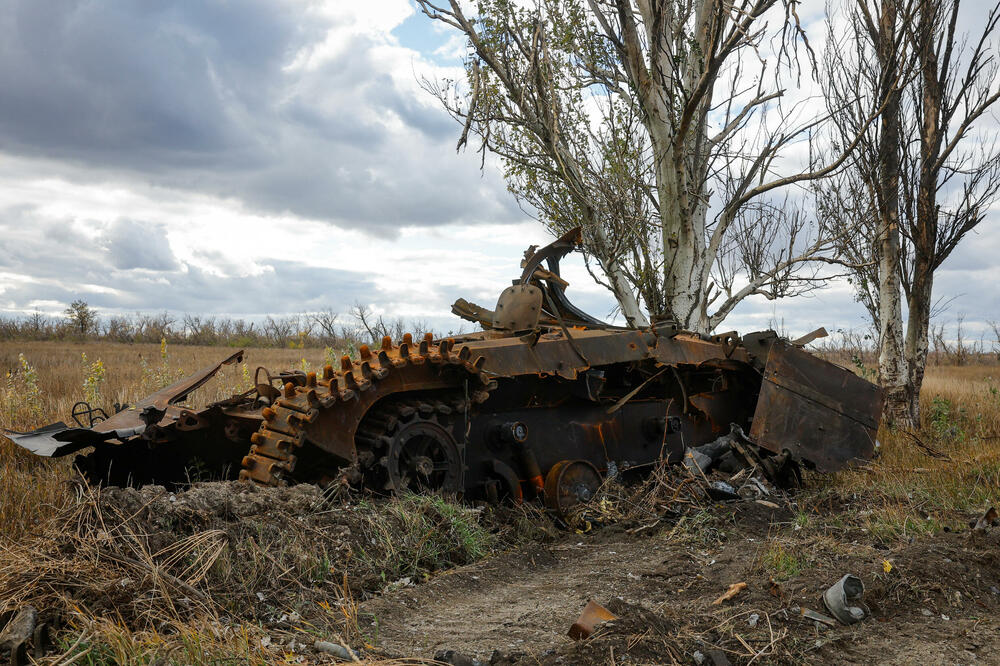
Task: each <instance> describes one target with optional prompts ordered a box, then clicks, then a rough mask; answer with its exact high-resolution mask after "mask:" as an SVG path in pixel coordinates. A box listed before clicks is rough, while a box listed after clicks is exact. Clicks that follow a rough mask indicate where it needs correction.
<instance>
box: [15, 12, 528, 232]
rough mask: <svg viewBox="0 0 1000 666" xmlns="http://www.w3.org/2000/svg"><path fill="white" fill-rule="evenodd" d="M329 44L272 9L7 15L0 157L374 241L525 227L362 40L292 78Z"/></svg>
mask: <svg viewBox="0 0 1000 666" xmlns="http://www.w3.org/2000/svg"><path fill="white" fill-rule="evenodd" d="M329 27H330V26H329V25H322V24H321V22H320V21H319V20H317V19H315V18H313V17H310V16H309V15H307V14H305V13H304V12H302V11H301V10H298V9H296V10H290V8H289V6H288V5H286V4H283V3H280V2H277V1H276V0H247V1H244V2H239V3H232V2H222V1H216V2H207V3H189V2H183V1H182V0H166V1H164V2H157V3H134V2H129V1H126V0H108V1H105V2H100V3H93V2H85V1H83V0H77V1H76V2H61V1H58V2H57V1H56V0H12V1H11V2H9V3H7V7H6V8H5V10H4V12H3V13H2V15H0V89H2V90H3V91H4V94H3V95H2V96H0V150H3V151H6V152H9V153H12V154H18V155H23V156H28V157H43V158H47V159H50V160H54V161H56V162H64V163H66V164H72V165H76V166H86V167H87V168H88V169H94V170H98V171H102V172H104V173H105V176H106V177H107V178H111V179H126V180H128V179H132V180H136V181H141V182H151V183H154V184H158V185H163V186H167V187H175V188H181V189H189V190H197V191H201V192H206V193H210V194H214V195H221V196H231V197H236V198H238V199H240V200H242V201H244V202H245V203H247V204H248V205H250V206H251V207H254V208H257V209H260V210H263V211H270V212H286V211H287V212H291V213H293V214H298V215H303V216H308V217H313V218H317V219H325V220H329V221H332V222H335V223H337V224H338V225H341V226H353V227H358V228H368V229H372V230H373V231H375V230H377V229H383V230H386V229H389V230H391V229H392V228H393V227H396V226H401V225H434V224H442V223H447V222H454V221H457V220H462V221H463V222H466V223H471V222H476V221H486V220H490V221H496V220H504V219H521V218H523V215H522V214H521V213H520V212H519V211H518V209H517V207H516V205H515V204H514V202H513V201H511V200H510V197H509V196H508V195H507V194H506V192H505V190H504V188H503V184H502V182H500V179H499V178H498V177H497V176H496V175H493V176H492V177H490V178H487V179H483V178H481V177H480V174H479V172H478V168H477V167H478V162H477V160H476V156H475V155H471V154H470V155H464V156H461V157H456V156H455V153H454V142H455V140H456V137H457V134H458V127H457V126H455V125H453V124H452V122H451V120H450V119H449V118H447V116H446V114H445V113H444V112H443V111H442V110H441V109H438V108H436V107H434V106H430V105H427V104H424V103H422V102H421V101H419V100H417V99H414V97H413V93H412V92H411V91H410V90H408V89H401V88H400V87H399V86H397V85H396V84H395V83H394V82H393V78H392V77H391V76H390V74H389V72H385V71H380V67H384V66H382V65H379V64H378V63H377V62H376V61H375V59H374V57H373V55H372V50H373V49H374V48H375V47H376V46H377V44H375V43H373V42H372V41H371V40H370V39H369V38H366V37H362V36H356V37H354V38H352V39H351V40H350V42H349V43H348V44H345V45H344V46H343V48H342V50H341V51H340V53H341V55H339V56H337V57H336V58H334V59H333V60H331V61H328V62H326V63H324V64H323V65H321V66H320V67H318V68H316V69H315V70H311V71H304V70H303V71H298V70H294V71H293V70H288V69H287V68H286V65H288V63H289V62H290V61H291V59H292V57H293V56H294V54H295V53H297V52H298V51H299V50H300V49H301V48H302V47H304V46H307V45H310V44H316V43H318V42H320V41H321V40H322V38H323V37H324V35H325V31H326V29H327V28H329ZM406 75H407V76H409V75H410V73H409V72H407V73H406ZM396 122H402V123H403V125H404V128H403V129H402V130H400V129H398V128H396V127H395V125H394V123H396ZM67 173H70V170H69V169H67ZM372 173H377V174H378V177H375V178H373V177H372Z"/></svg>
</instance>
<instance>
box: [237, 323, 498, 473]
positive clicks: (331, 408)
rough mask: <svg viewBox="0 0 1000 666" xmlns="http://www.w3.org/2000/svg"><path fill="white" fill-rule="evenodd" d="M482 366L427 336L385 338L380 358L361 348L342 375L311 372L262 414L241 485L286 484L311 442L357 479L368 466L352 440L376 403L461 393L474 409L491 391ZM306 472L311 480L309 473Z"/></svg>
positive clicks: (329, 370)
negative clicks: (299, 452) (426, 393)
mask: <svg viewBox="0 0 1000 666" xmlns="http://www.w3.org/2000/svg"><path fill="white" fill-rule="evenodd" d="M484 363H485V359H484V358H483V357H482V356H478V357H476V358H473V357H472V350H471V348H469V347H468V346H465V345H463V346H461V347H460V348H459V349H458V350H457V351H456V350H455V342H454V340H451V339H447V340H441V341H439V342H435V341H434V340H433V338H432V336H431V335H430V334H427V335H425V336H424V338H423V340H421V341H420V342H419V343H417V344H415V343H414V342H413V337H412V336H411V335H410V334H406V335H405V336H403V340H402V341H401V342H400V343H399V344H398V345H394V344H393V343H392V340H391V339H390V338H389V337H388V336H386V337H385V338H383V339H382V345H381V348H380V349H379V350H378V352H377V353H375V352H372V350H371V349H370V348H369V347H368V346H367V345H362V346H361V348H360V349H359V350H358V358H357V359H354V360H352V359H351V358H350V357H348V356H344V357H342V358H341V360H340V369H339V370H334V368H333V367H332V366H330V365H327V366H326V367H325V368H323V374H322V376H317V374H316V373H315V372H310V373H308V374H307V375H306V376H305V378H304V380H303V382H302V383H301V384H295V383H291V382H289V383H287V384H285V386H284V388H283V390H282V393H281V396H280V397H279V398H277V399H276V400H275V401H274V404H272V405H271V406H269V407H265V408H264V409H263V417H264V420H263V422H262V424H261V427H260V430H259V431H257V432H255V433H254V434H253V436H252V437H251V440H250V441H251V442H252V446H251V447H250V451H249V453H248V454H247V455H246V456H245V457H244V458H243V469H242V470H241V471H240V478H241V479H244V480H249V481H253V482H254V483H257V484H260V485H264V486H277V485H284V484H285V483H287V481H288V479H289V478H291V476H292V473H293V472H294V471H295V470H296V462H297V461H298V457H297V456H296V451H297V450H298V449H299V448H300V447H302V446H303V445H304V444H305V443H306V442H307V441H308V442H310V443H312V444H314V445H316V446H317V447H319V448H320V449H321V450H323V451H324V452H326V453H328V454H329V455H331V456H333V457H335V459H336V460H337V462H338V463H340V464H341V465H342V466H343V467H344V468H345V470H347V471H348V473H349V474H350V472H353V475H354V476H355V477H358V476H359V474H360V472H361V467H362V465H363V464H365V463H366V462H367V461H366V460H360V461H359V455H358V453H359V451H358V448H357V447H356V445H355V435H356V434H357V432H358V428H359V426H360V424H361V422H362V419H363V418H364V417H365V415H366V414H367V413H368V411H369V410H370V409H371V408H372V406H373V405H375V403H377V402H379V401H380V400H382V399H383V398H386V397H388V396H392V395H396V394H406V393H411V392H416V391H427V390H439V389H450V390H453V391H454V390H456V389H458V390H461V391H462V392H463V395H464V394H465V393H466V392H467V394H468V398H469V400H470V401H471V402H473V403H480V402H483V401H484V400H486V399H487V398H488V397H489V390H490V389H491V388H492V386H493V384H492V383H491V381H490V379H489V377H488V376H487V375H486V374H485V373H484V372H483V371H482V368H483V364H484ZM366 448H367V447H366ZM362 457H367V453H365V454H364V455H363V456H362ZM359 463H360V464H359ZM303 472H305V474H303V475H302V476H308V470H303ZM296 476H299V475H298V474H297V475H296Z"/></svg>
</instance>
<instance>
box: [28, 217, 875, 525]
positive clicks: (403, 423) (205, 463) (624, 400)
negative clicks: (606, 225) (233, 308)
mask: <svg viewBox="0 0 1000 666" xmlns="http://www.w3.org/2000/svg"><path fill="white" fill-rule="evenodd" d="M579 242H580V232H579V230H574V231H573V232H571V233H569V234H566V235H565V236H563V237H562V238H559V239H558V240H556V241H555V242H553V243H552V244H550V245H548V246H546V247H544V248H542V249H540V250H537V251H535V250H534V248H532V249H531V250H529V251H528V252H527V253H526V256H525V259H524V261H523V262H522V271H521V274H520V277H519V278H518V279H516V280H514V282H513V284H512V285H511V286H509V287H507V288H506V289H504V290H503V293H501V295H500V297H499V300H498V301H497V303H496V307H495V308H494V309H493V310H492V311H491V310H487V309H485V308H482V307H479V306H477V305H474V304H472V303H468V302H466V301H464V300H461V299H460V300H459V301H457V302H456V303H455V305H454V306H453V311H454V312H455V313H456V314H457V315H458V316H460V317H463V318H464V319H467V320H469V321H472V322H475V323H477V324H480V325H481V326H482V329H483V330H481V331H479V332H476V333H472V334H468V335H462V336H458V337H454V338H448V339H433V338H432V337H431V336H429V335H428V336H425V337H424V338H422V339H418V340H414V339H413V338H412V337H411V336H410V335H406V336H404V337H403V339H402V340H398V341H394V340H391V339H389V338H388V337H386V338H384V339H383V340H381V342H380V343H379V344H376V345H373V346H372V347H368V346H364V345H363V346H361V348H360V350H359V352H358V354H357V358H353V359H352V358H349V357H347V356H345V357H343V358H342V359H341V363H340V367H337V368H334V367H330V366H326V367H325V368H324V369H323V371H322V372H321V373H319V374H317V373H302V372H296V371H289V372H280V373H277V374H271V373H270V372H268V371H266V370H264V369H263V368H259V369H258V371H257V380H256V386H255V388H254V389H252V390H251V391H249V392H247V393H244V394H242V395H237V396H233V397H232V398H230V399H228V400H224V401H222V402H217V403H214V404H211V405H209V406H208V407H205V408H203V409H192V408H187V407H184V406H183V404H182V403H183V401H184V400H185V399H186V398H187V396H188V395H189V394H190V393H191V392H192V391H194V390H195V389H197V388H198V387H199V386H201V385H202V384H204V383H205V382H206V381H208V380H209V379H210V378H211V377H212V376H213V375H214V374H215V373H216V372H218V370H219V368H220V367H221V364H220V365H216V366H213V367H209V368H206V369H204V370H202V371H201V372H198V373H195V374H194V375H192V376H190V377H188V378H186V379H184V380H182V381H180V382H178V383H176V384H174V385H172V386H169V387H167V388H165V389H163V390H161V391H159V392H157V393H155V394H153V395H151V396H149V397H148V398H146V399H144V400H142V401H140V402H139V404H137V405H135V406H134V407H132V408H129V409H127V410H124V411H121V412H119V413H117V414H114V415H112V416H110V417H109V418H106V419H104V420H101V418H100V416H101V415H100V414H98V415H97V417H96V418H95V416H94V412H93V410H91V409H90V408H89V406H83V405H81V410H82V412H83V414H84V418H83V419H82V420H83V422H82V423H78V425H79V426H80V427H68V426H66V425H65V424H62V423H57V424H53V425H51V426H47V427H45V428H41V429H40V430H36V431H34V432H31V433H8V436H9V437H10V438H11V439H12V440H14V441H15V442H16V443H17V444H19V445H21V446H23V447H25V448H27V449H30V450H31V451H34V452H35V453H37V454H40V455H46V456H62V455H68V454H71V453H74V452H77V451H81V450H83V449H85V448H87V447H93V450H92V451H91V452H89V453H87V454H86V455H81V456H78V458H77V464H78V466H79V467H80V469H81V470H82V471H83V472H84V473H85V474H86V475H87V476H88V477H89V478H90V479H91V480H93V481H95V482H101V483H111V484H141V483H149V482H157V483H168V484H169V483H179V482H183V481H185V479H186V478H189V475H190V469H191V467H192V466H193V465H197V466H198V468H199V470H201V472H202V475H203V473H204V471H205V470H206V469H207V470H209V471H210V474H211V475H212V476H214V477H216V478H218V477H226V476H234V475H236V474H238V475H239V478H241V479H245V480H248V481H252V482H254V483H257V484H262V485H268V486H272V485H279V484H285V483H294V482H316V483H321V484H329V483H334V482H339V483H346V484H350V485H352V486H357V487H365V488H369V489H374V490H376V491H403V490H410V491H417V492H422V491H445V492H456V493H463V494H464V495H465V496H466V497H469V498H479V499H490V500H499V499H502V498H505V497H511V498H516V499H519V498H522V497H525V496H544V497H545V498H546V501H547V502H548V503H549V504H550V506H553V507H555V508H559V507H561V506H563V505H565V504H572V503H574V502H576V501H578V500H580V499H583V498H585V497H586V496H587V495H588V494H589V493H590V492H592V491H593V490H594V489H595V488H596V484H597V483H599V482H600V478H601V476H602V475H604V474H606V473H607V472H608V470H612V469H613V470H619V471H623V470H634V469H641V468H644V467H650V466H652V465H655V464H657V463H658V462H659V461H661V460H662V459H666V460H668V461H671V462H676V461H679V460H680V459H681V458H682V456H683V455H684V452H685V450H686V449H688V448H692V447H697V446H699V445H703V444H706V443H708V442H712V441H713V440H715V439H717V438H719V437H720V436H721V435H726V434H727V433H730V432H733V433H739V436H738V437H736V438H735V439H736V440H738V441H737V442H736V446H735V447H734V448H736V449H738V450H739V451H740V452H741V454H742V455H743V456H744V457H747V458H752V459H753V460H754V461H755V463H756V464H759V465H761V466H762V467H763V468H765V469H767V470H769V471H770V473H772V474H776V475H777V474H781V473H782V470H785V469H788V468H789V467H792V468H794V467H795V466H797V465H799V464H801V465H806V466H809V467H812V468H815V469H817V470H819V471H833V470H836V469H839V468H841V467H843V466H844V465H845V464H847V463H848V462H850V461H852V460H856V459H865V458H870V457H871V456H872V455H873V453H874V450H875V433H876V430H877V427H878V422H879V418H880V412H881V405H882V395H881V392H880V390H879V389H878V388H877V387H876V386H874V385H873V384H871V383H869V382H867V381H865V380H864V379H862V378H860V377H858V376H856V375H855V374H853V373H852V372H850V371H848V370H845V369H843V368H841V367H838V366H836V365H834V364H832V363H829V362H827V361H824V360H822V359H820V358H818V357H816V356H813V355H812V354H809V353H808V352H806V351H804V350H803V349H802V348H801V345H802V344H804V342H805V341H807V340H800V341H795V342H790V341H787V340H784V339H781V338H779V337H778V336H777V335H776V334H775V333H774V332H773V331H763V332H757V333H750V334H748V335H744V336H742V337H740V336H738V335H737V334H736V333H735V332H733V333H724V334H721V335H712V336H706V335H699V334H697V333H692V332H689V331H685V330H681V329H680V328H679V327H678V326H677V325H675V324H674V323H671V322H661V323H657V324H654V325H653V326H651V327H649V328H644V329H627V328H621V327H617V326H611V325H608V324H605V323H603V322H601V321H598V320H597V319H594V318H593V317H591V316H589V315H587V314H585V313H584V312H582V311H580V310H579V309H577V308H576V307H574V306H573V305H572V304H571V303H570V302H569V301H568V300H567V298H566V293H565V288H566V286H567V283H566V282H565V281H564V280H563V279H562V278H561V277H560V274H559V261H560V259H561V258H563V257H564V256H565V255H566V254H567V253H569V252H571V251H573V250H574V249H575V248H577V247H578V245H579ZM241 359H242V352H238V353H236V354H234V355H232V356H230V357H229V358H227V359H226V360H224V361H222V363H223V364H225V363H232V362H235V361H238V360H241ZM734 426H735V427H734ZM744 432H745V433H746V435H743V434H742V433H744ZM734 441H735V440H734Z"/></svg>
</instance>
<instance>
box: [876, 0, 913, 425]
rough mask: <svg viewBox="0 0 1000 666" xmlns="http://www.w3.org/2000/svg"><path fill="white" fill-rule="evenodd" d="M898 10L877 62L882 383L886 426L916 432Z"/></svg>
mask: <svg viewBox="0 0 1000 666" xmlns="http://www.w3.org/2000/svg"><path fill="white" fill-rule="evenodd" d="M897 14H898V12H897V7H896V2H895V0H884V1H883V3H882V14H881V16H880V17H879V44H878V58H879V66H880V70H881V86H880V87H881V91H880V92H881V95H880V97H882V98H884V99H885V100H886V103H885V109H884V111H883V112H882V116H881V117H880V119H879V123H880V130H881V131H880V133H879V146H878V162H879V164H878V172H879V176H880V177H879V182H878V190H879V191H878V196H879V198H880V199H881V202H880V203H881V205H880V206H879V207H878V208H879V213H880V215H879V217H880V220H879V236H878V257H879V265H878V281H879V289H878V349H879V355H878V381H879V384H880V385H881V386H882V388H883V389H885V409H884V411H883V413H884V415H885V418H886V420H887V421H888V422H889V423H891V424H894V425H898V426H902V427H912V426H913V423H912V422H911V420H910V411H909V396H908V391H907V382H908V380H909V377H908V372H907V370H906V362H905V358H904V356H903V353H904V349H903V308H902V303H901V301H902V299H901V295H900V281H901V280H900V268H901V266H900V256H899V253H900V248H899V151H900V146H899V120H900V118H899V100H900V91H899V89H898V82H897V81H896V79H897V77H898V73H899V57H900V56H899V54H898V53H897V52H896V49H895V44H894V41H895V36H896V22H897V19H898V17H897Z"/></svg>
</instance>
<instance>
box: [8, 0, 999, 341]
mask: <svg viewBox="0 0 1000 666" xmlns="http://www.w3.org/2000/svg"><path fill="white" fill-rule="evenodd" d="M820 4H821V3H818V2H817V3H816V5H820ZM2 7H3V9H2V11H0V314H8V315H9V314H18V313H29V312H32V311H35V310H38V311H41V312H43V313H48V314H57V313H59V312H61V310H62V309H63V308H65V306H66V304H68V303H69V302H70V301H72V300H74V299H77V298H83V299H85V300H87V301H88V302H89V303H90V304H91V305H92V306H95V307H96V308H98V309H99V310H100V311H102V312H103V313H112V312H134V311H144V312H152V311H161V310H168V311H171V312H174V313H184V312H188V313H192V314H207V315H213V314H214V315H230V316H249V317H257V316H261V315H263V314H283V313H294V312H302V311H309V310H313V311H315V310H319V309H325V308H333V309H334V310H338V311H345V310H347V309H348V308H349V307H350V306H351V305H352V304H354V303H356V302H361V303H365V304H369V305H371V306H373V307H375V308H376V310H377V311H379V312H384V313H387V314H389V315H393V316H394V315H400V316H403V317H407V318H410V317H412V318H419V319H425V320H429V321H431V322H432V323H434V324H435V326H437V327H438V328H439V329H441V330H448V329H449V328H455V327H457V326H459V325H461V322H460V321H458V320H456V319H455V318H453V317H452V316H451V315H450V314H449V310H450V304H451V303H452V302H453V301H454V300H455V299H456V298H458V297H460V296H462V297H465V298H468V299H470V300H473V301H476V302H479V303H481V304H483V305H488V306H492V303H493V302H494V301H495V298H496V295H497V294H498V293H499V291H500V290H501V289H502V288H503V286H504V285H506V284H509V280H510V279H511V278H512V277H514V276H515V274H516V272H517V261H518V260H519V258H520V256H521V252H522V251H523V250H524V248H525V247H526V246H527V245H529V244H532V243H545V242H547V240H548V237H547V236H546V232H545V231H544V229H543V228H542V227H541V225H540V224H538V223H537V222H534V221H532V220H531V219H530V218H529V217H528V216H527V215H526V214H525V213H524V212H522V211H521V210H519V209H518V207H517V205H516V204H515V202H514V200H513V198H512V197H511V196H510V195H509V194H508V193H507V192H506V190H505V186H504V183H503V179H502V178H501V177H500V175H499V173H498V172H497V171H496V169H495V168H493V167H492V166H491V165H490V164H489V163H487V168H486V169H485V170H484V171H480V169H479V157H478V155H476V154H474V153H471V152H470V153H464V154H457V153H456V151H455V142H456V139H457V136H458V133H459V128H458V127H457V126H456V125H455V124H454V123H453V121H452V120H451V119H450V118H448V117H447V116H446V114H445V113H444V112H443V111H442V110H441V109H440V108H439V106H438V105H437V103H436V102H435V100H433V99H432V98H431V97H430V96H429V95H428V94H427V93H426V92H425V91H423V90H422V89H421V88H420V85H419V79H420V77H422V76H426V77H428V78H441V77H449V76H450V77H452V78H457V77H460V76H461V74H462V73H461V69H460V55H461V44H460V43H457V42H456V40H455V39H454V37H452V35H450V34H448V33H447V32H444V31H443V30H442V29H441V28H440V27H439V26H437V25H435V24H432V23H431V22H430V21H429V20H427V19H426V18H425V17H423V16H422V15H419V14H417V12H416V10H415V8H414V7H413V6H412V5H411V3H410V2H409V0H377V1H376V2H371V3H347V2H343V1H342V0H341V1H338V0H327V1H326V2H324V1H321V0H240V1H239V2H233V1H231V0H230V1H225V0H206V1H205V2H197V3H195V2H187V1H185V0H157V1H156V2H134V1H132V0H72V1H71V0H2ZM818 18H819V15H818V14H817V15H814V16H813V17H812V18H810V17H808V16H806V20H807V21H810V22H811V26H810V29H811V31H812V32H814V33H815V35H816V38H817V39H821V33H822V27H821V24H820V23H819V21H818ZM995 222H996V220H994V219H992V218H991V219H990V220H989V221H988V222H987V223H985V224H984V225H983V227H982V228H981V231H980V233H979V234H978V235H976V236H974V237H970V238H969V239H968V240H967V241H966V243H965V245H964V247H962V248H960V250H959V251H958V252H957V253H956V255H955V256H954V257H953V258H952V259H950V260H949V262H948V264H947V265H946V266H945V269H944V270H943V271H942V272H941V273H940V276H939V278H938V283H937V293H938V295H940V296H944V297H946V298H948V297H955V300H954V302H953V303H952V304H951V306H950V310H949V311H948V313H946V314H945V315H944V318H943V321H944V320H949V319H951V320H953V319H954V318H955V317H957V316H958V315H961V314H964V315H965V316H966V322H967V325H970V326H972V327H975V326H976V325H977V322H980V323H981V322H985V321H987V320H991V319H998V320H1000V294H998V291H997V290H996V289H995V288H994V287H993V285H994V284H995V283H996V278H997V276H998V273H1000V271H998V270H997V263H998V262H997V257H998V251H1000V227H998V226H997V225H996V224H995ZM571 264H572V265H571V266H569V267H567V268H568V270H567V277H568V278H569V279H570V281H571V283H572V287H571V296H572V297H573V298H574V300H576V301H577V302H578V303H579V304H580V305H581V306H583V307H584V308H585V309H588V310H590V311H592V312H593V313H595V314H597V315H599V316H605V315H607V314H608V313H609V311H610V310H611V309H612V305H613V302H612V299H611V298H610V296H609V295H608V294H607V292H605V291H604V290H603V288H601V287H599V286H597V285H595V284H593V283H592V281H591V280H590V279H589V277H588V276H587V273H586V272H585V271H584V270H583V266H582V260H580V259H579V258H577V259H575V260H574V261H573V262H571ZM772 320H773V321H776V322H778V323H781V322H782V321H783V322H784V325H785V327H786V328H787V329H788V330H789V331H790V332H799V331H806V330H810V329H812V328H815V327H816V326H820V325H824V326H826V327H827V328H829V329H836V328H841V327H861V326H863V324H864V319H863V312H862V310H861V308H860V306H859V305H857V304H856V303H854V302H853V299H852V296H851V292H850V289H849V287H848V286H847V285H845V284H832V285H831V286H830V287H829V288H828V289H827V290H825V291H824V292H822V293H820V294H818V295H817V296H815V297H812V298H808V299H798V300H795V301H779V302H776V303H771V302H766V301H762V300H761V301H757V300H752V301H749V302H747V303H745V304H744V305H742V306H740V308H739V309H738V310H737V311H736V312H735V313H734V314H733V315H732V316H731V318H730V319H729V320H727V322H726V323H725V324H724V325H723V327H724V328H726V329H729V328H737V329H741V330H753V329H758V328H763V327H766V326H767V325H768V322H769V321H772Z"/></svg>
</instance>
